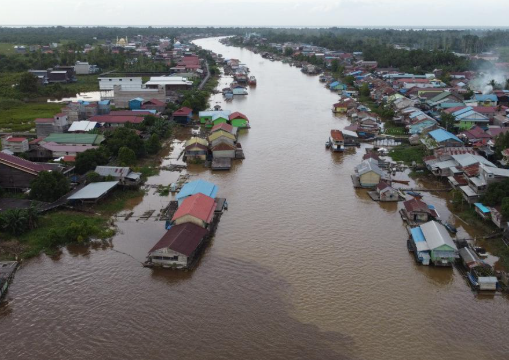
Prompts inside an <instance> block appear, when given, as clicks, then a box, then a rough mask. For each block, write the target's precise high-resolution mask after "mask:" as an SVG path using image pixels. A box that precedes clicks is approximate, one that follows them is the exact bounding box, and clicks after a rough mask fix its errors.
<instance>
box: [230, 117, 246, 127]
mask: <svg viewBox="0 0 509 360" xmlns="http://www.w3.org/2000/svg"><path fill="white" fill-rule="evenodd" d="M232 126H233V127H239V128H243V127H247V121H246V120H245V119H233V120H232Z"/></svg>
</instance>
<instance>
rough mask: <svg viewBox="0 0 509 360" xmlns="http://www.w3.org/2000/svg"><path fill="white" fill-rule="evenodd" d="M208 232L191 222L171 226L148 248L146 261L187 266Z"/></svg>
mask: <svg viewBox="0 0 509 360" xmlns="http://www.w3.org/2000/svg"><path fill="white" fill-rule="evenodd" d="M208 234H209V231H208V230H207V229H204V228H203V227H201V226H198V225H195V224H193V223H190V222H188V223H184V224H182V225H175V226H172V227H171V228H170V229H169V230H168V231H167V232H166V234H164V236H163V237H162V238H161V239H160V240H159V241H158V242H157V243H156V244H155V245H154V246H153V247H152V249H150V251H149V253H148V261H149V262H150V263H152V264H153V265H155V266H161V267H174V268H187V267H189V266H190V265H191V263H192V261H193V260H194V259H195V257H196V255H197V253H198V250H199V249H200V247H201V245H202V244H203V243H204V241H205V237H206V236H207V235H208Z"/></svg>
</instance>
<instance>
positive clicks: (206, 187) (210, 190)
mask: <svg viewBox="0 0 509 360" xmlns="http://www.w3.org/2000/svg"><path fill="white" fill-rule="evenodd" d="M218 190H219V189H218V187H217V186H216V185H215V184H213V183H211V182H208V181H205V180H201V179H200V180H195V181H191V182H188V183H187V184H185V185H184V186H183V187H182V190H180V192H179V193H178V194H177V201H178V204H179V206H180V205H181V204H182V202H183V201H184V199H186V198H187V197H189V196H192V195H195V194H203V195H207V196H209V197H211V198H215V197H216V195H217V191H218Z"/></svg>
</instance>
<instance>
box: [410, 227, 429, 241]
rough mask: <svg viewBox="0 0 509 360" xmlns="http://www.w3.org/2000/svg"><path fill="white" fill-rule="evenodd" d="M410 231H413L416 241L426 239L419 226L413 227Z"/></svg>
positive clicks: (413, 237)
mask: <svg viewBox="0 0 509 360" xmlns="http://www.w3.org/2000/svg"><path fill="white" fill-rule="evenodd" d="M410 232H411V233H412V239H414V242H421V241H426V239H425V238H424V234H423V233H422V230H421V228H420V227H419V226H418V227H414V228H411V229H410Z"/></svg>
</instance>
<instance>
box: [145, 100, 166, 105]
mask: <svg viewBox="0 0 509 360" xmlns="http://www.w3.org/2000/svg"><path fill="white" fill-rule="evenodd" d="M143 105H156V106H166V103H165V102H163V101H160V100H157V99H150V100H148V101H145V102H144V103H143Z"/></svg>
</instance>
